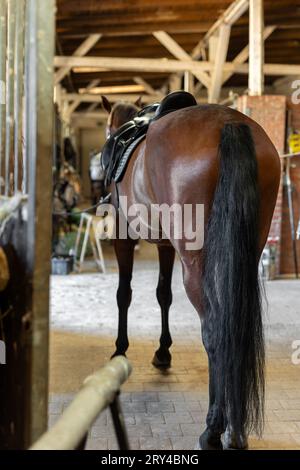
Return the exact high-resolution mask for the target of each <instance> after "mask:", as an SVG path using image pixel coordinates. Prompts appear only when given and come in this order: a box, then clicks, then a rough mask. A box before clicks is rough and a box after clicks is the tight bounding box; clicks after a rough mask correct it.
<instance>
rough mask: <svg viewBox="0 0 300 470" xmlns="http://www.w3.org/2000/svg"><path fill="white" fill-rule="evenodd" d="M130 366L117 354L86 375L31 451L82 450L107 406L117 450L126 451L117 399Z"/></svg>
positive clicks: (125, 436) (127, 446) (124, 433)
mask: <svg viewBox="0 0 300 470" xmlns="http://www.w3.org/2000/svg"><path fill="white" fill-rule="evenodd" d="M130 373H131V365H130V363H129V362H128V360H127V359H126V358H125V357H122V356H117V357H115V358H114V359H112V360H111V361H110V362H109V363H108V364H107V365H106V366H104V367H103V368H102V369H100V370H99V371H98V372H95V373H94V374H93V375H91V376H89V377H87V378H86V379H85V381H84V383H83V386H82V388H81V390H79V392H78V393H77V395H76V396H75V398H74V400H73V401H72V402H71V404H70V405H69V407H68V408H67V409H66V411H65V412H64V413H63V414H62V416H61V418H60V419H59V420H58V421H57V422H56V423H55V424H54V426H53V427H52V428H51V429H50V430H49V431H47V432H46V433H45V434H43V435H42V436H41V437H40V438H39V439H38V441H37V442H35V443H34V444H33V445H32V446H31V448H30V449H31V450H72V449H84V447H85V443H86V439H87V435H88V431H89V429H90V428H91V426H92V424H93V422H94V421H95V420H96V418H97V417H98V415H99V414H100V413H101V412H102V411H103V410H104V409H105V408H107V407H108V406H110V409H111V413H112V418H113V423H114V427H115V431H116V436H117V440H118V444H119V447H120V449H122V450H128V449H129V444H128V439H127V435H126V429H125V426H124V421H123V417H122V413H121V408H120V404H119V400H118V395H119V392H120V388H121V385H122V384H123V383H124V382H125V381H126V380H127V379H128V377H129V375H130Z"/></svg>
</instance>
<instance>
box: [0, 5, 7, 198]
mask: <svg viewBox="0 0 300 470" xmlns="http://www.w3.org/2000/svg"><path fill="white" fill-rule="evenodd" d="M6 25H7V9H6V2H3V1H1V2H0V194H2V192H3V190H4V186H2V185H1V182H3V183H4V173H5V170H4V156H5V80H6V76H5V74H6ZM1 177H3V180H2V179H1Z"/></svg>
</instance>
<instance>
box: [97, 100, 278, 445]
mask: <svg viewBox="0 0 300 470" xmlns="http://www.w3.org/2000/svg"><path fill="white" fill-rule="evenodd" d="M104 106H105V108H106V109H107V110H108V111H110V107H109V106H108V101H107V100H106V102H105V100H104ZM120 106H121V107H123V109H122V112H123V114H124V112H125V111H126V110H127V111H131V112H133V109H132V105H129V104H123V105H119V109H120ZM114 111H115V112H114V113H113V114H111V115H110V119H109V124H108V133H111V132H114V131H115V130H116V127H117V125H116V124H115V122H117V119H118V116H117V115H116V109H115V110H114ZM114 114H115V115H114ZM125 115H126V112H125ZM279 181H280V160H279V156H278V153H277V151H276V149H275V147H274V145H273V144H272V142H271V140H270V139H269V137H268V136H267V134H266V133H265V131H264V130H263V129H262V127H261V126H260V125H259V124H258V123H256V122H255V121H253V120H252V119H251V118H250V117H248V116H246V115H244V114H242V113H240V112H238V111H237V110H234V109H231V108H228V107H225V106H221V105H216V104H208V105H195V106H190V107H187V108H184V109H179V110H174V111H173V112H170V113H169V114H167V115H165V116H162V117H161V118H160V119H158V120H153V122H152V123H151V124H150V126H149V129H148V131H147V135H146V138H145V139H144V140H143V141H141V143H140V144H139V145H138V146H137V148H136V149H135V151H134V153H133V155H132V156H131V159H130V161H129V163H128V166H127V169H126V172H125V175H124V177H123V179H122V181H121V182H119V183H117V184H114V183H113V184H112V186H113V187H112V202H113V204H114V205H115V207H116V208H118V198H120V196H124V197H126V198H127V200H128V205H130V204H137V203H140V204H144V205H146V206H147V207H150V206H151V205H153V204H158V205H161V204H167V205H169V206H172V205H173V204H174V203H175V204H179V205H181V206H183V205H184V204H192V205H193V206H194V205H196V204H204V208H205V211H204V228H205V237H204V245H203V247H202V248H201V249H197V250H188V249H186V246H187V245H186V242H187V241H188V240H187V239H186V237H185V235H184V234H183V237H182V238H179V239H177V238H176V237H174V236H172V234H171V235H170V238H169V239H168V240H166V239H159V240H157V241H156V243H157V248H158V254H159V278H158V285H157V290H156V294H157V300H158V302H159V305H160V307H161V318H162V331H161V336H160V346H159V348H158V350H157V351H156V352H155V355H154V359H153V364H154V365H155V366H157V367H168V366H170V363H171V354H170V352H169V348H170V346H171V344H172V339H171V335H170V331H169V324H168V314H169V308H170V305H171V303H172V291H171V279H172V270H173V264H174V257H175V252H176V253H177V254H178V256H179V259H180V262H181V265H182V271H183V283H184V287H185V290H186V293H187V296H188V298H189V300H190V302H191V303H192V305H193V306H194V307H195V309H196V311H197V312H198V315H199V316H200V320H201V333H202V341H203V344H204V347H205V350H206V352H207V355H208V363H209V407H208V413H207V418H206V429H205V431H204V432H203V433H202V434H201V436H200V438H199V446H200V448H201V449H212V450H214V449H223V448H224V449H227V448H228V449H236V448H237V449H246V448H247V445H248V444H247V438H248V435H249V433H250V432H256V433H257V434H258V435H261V433H262V429H263V421H264V362H265V347H264V333H263V322H262V308H261V296H260V287H259V278H258V264H259V259H260V255H261V253H262V250H263V247H264V245H265V243H266V240H267V236H268V232H269V228H270V224H271V220H272V215H273V211H274V207H275V203H276V198H277V193H278V188H279ZM172 223H174V221H173V222H172V221H171V224H172ZM173 228H174V227H173ZM171 232H172V231H171ZM135 243H136V240H133V239H132V238H131V237H130V236H128V237H127V238H126V239H116V240H115V242H114V246H115V252H116V257H117V261H118V266H119V286H118V290H117V303H118V309H119V324H118V337H117V341H116V352H115V354H114V355H119V354H121V355H125V353H126V351H127V349H128V346H129V342H128V335H127V312H128V308H129V305H130V302H131V293H132V291H131V287H130V284H131V278H132V268H133V254H134V246H135ZM222 435H223V438H222V439H223V441H222V440H221V436H222Z"/></svg>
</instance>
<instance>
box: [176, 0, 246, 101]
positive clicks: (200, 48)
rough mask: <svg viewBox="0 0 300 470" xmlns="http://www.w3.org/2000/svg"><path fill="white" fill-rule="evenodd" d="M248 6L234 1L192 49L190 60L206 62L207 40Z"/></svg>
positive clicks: (236, 18)
mask: <svg viewBox="0 0 300 470" xmlns="http://www.w3.org/2000/svg"><path fill="white" fill-rule="evenodd" d="M248 6H249V0H236V1H234V2H233V3H232V4H231V5H230V6H229V7H228V8H227V9H226V10H225V11H224V13H223V14H222V15H221V16H220V17H219V18H218V20H217V21H216V22H215V23H214V24H213V25H212V26H211V27H210V28H209V29H208V31H207V32H206V34H205V36H204V38H202V39H201V40H200V41H199V42H198V44H197V45H196V46H195V47H194V49H193V50H192V52H191V54H190V57H191V59H193V60H197V59H200V58H201V57H202V59H204V60H206V55H205V50H206V49H205V47H206V46H207V43H208V40H209V38H210V37H211V36H213V34H214V33H215V32H216V31H217V30H218V28H219V27H220V25H221V24H223V23H227V24H231V25H232V24H233V23H234V22H235V21H237V20H238V19H239V18H240V17H241V16H242V15H243V14H244V13H245V11H246V10H247V8H248ZM170 78H171V77H170ZM201 83H202V82H201ZM197 85H198V84H197ZM197 85H196V86H197ZM200 89H201V87H198V92H199V91H200Z"/></svg>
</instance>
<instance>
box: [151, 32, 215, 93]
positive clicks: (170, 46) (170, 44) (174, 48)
mask: <svg viewBox="0 0 300 470" xmlns="http://www.w3.org/2000/svg"><path fill="white" fill-rule="evenodd" d="M153 36H154V37H155V38H156V39H157V40H158V41H159V42H160V43H161V44H162V45H163V46H164V47H165V48H166V49H167V50H168V51H169V52H171V54H173V55H174V57H176V58H177V59H179V60H182V61H193V58H192V57H191V56H190V55H189V54H188V53H187V52H186V51H185V50H184V49H183V48H182V47H181V46H180V45H179V44H178V43H177V42H176V41H175V40H174V39H173V38H172V37H171V36H170V35H169V34H168V33H166V32H165V31H154V32H153ZM191 73H193V75H195V77H196V78H197V79H198V80H199V81H200V82H201V83H203V85H205V86H206V87H207V88H208V87H209V85H210V78H209V75H208V74H207V73H206V72H204V71H199V72H193V71H191Z"/></svg>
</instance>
